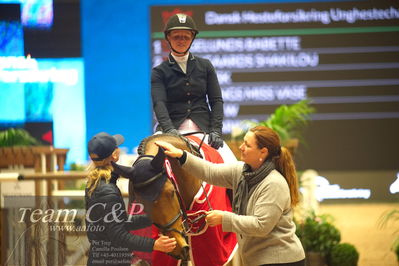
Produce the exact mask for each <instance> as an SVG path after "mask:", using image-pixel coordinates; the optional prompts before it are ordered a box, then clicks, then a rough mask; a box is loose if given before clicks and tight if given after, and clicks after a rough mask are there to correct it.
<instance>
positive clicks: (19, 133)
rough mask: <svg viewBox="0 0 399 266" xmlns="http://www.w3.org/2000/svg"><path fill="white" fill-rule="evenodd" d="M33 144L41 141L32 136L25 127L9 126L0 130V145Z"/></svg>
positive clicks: (38, 143)
mask: <svg viewBox="0 0 399 266" xmlns="http://www.w3.org/2000/svg"><path fill="white" fill-rule="evenodd" d="M34 145H41V143H40V142H39V141H38V140H37V139H35V138H34V137H32V136H31V135H30V134H29V133H28V131H26V130H25V129H21V128H10V129H7V130H4V131H0V147H11V146H34Z"/></svg>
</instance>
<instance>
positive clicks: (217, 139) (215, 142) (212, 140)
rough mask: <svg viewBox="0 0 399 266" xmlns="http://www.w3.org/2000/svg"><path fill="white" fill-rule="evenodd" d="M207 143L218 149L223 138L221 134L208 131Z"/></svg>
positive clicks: (221, 145)
mask: <svg viewBox="0 0 399 266" xmlns="http://www.w3.org/2000/svg"><path fill="white" fill-rule="evenodd" d="M208 144H209V145H211V147H212V148H214V149H219V148H220V147H223V139H222V136H221V134H220V133H218V132H214V131H213V132H211V133H209V137H208Z"/></svg>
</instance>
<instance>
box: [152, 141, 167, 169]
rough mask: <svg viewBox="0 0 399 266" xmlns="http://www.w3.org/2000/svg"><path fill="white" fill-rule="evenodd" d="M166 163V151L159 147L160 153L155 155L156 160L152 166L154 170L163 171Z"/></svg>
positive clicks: (153, 160)
mask: <svg viewBox="0 0 399 266" xmlns="http://www.w3.org/2000/svg"><path fill="white" fill-rule="evenodd" d="M164 162H165V151H164V149H163V148H162V147H159V146H158V153H157V155H155V157H154V159H152V161H151V165H152V167H153V168H154V169H157V170H159V171H161V169H162V167H163V164H164Z"/></svg>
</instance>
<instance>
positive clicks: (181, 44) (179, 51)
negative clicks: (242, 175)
mask: <svg viewBox="0 0 399 266" xmlns="http://www.w3.org/2000/svg"><path fill="white" fill-rule="evenodd" d="M164 33H165V39H166V41H167V42H168V43H169V47H170V49H171V53H170V54H169V56H168V59H167V60H166V61H164V62H162V63H161V64H160V65H158V66H156V67H155V68H153V70H152V73H151V96H152V103H153V109H154V112H155V115H156V118H157V120H158V123H159V127H158V130H162V132H166V133H173V134H179V133H180V132H181V131H185V132H187V131H191V132H192V131H203V132H206V133H207V134H209V136H208V143H209V144H210V145H211V146H212V147H213V148H215V149H218V148H220V147H222V146H223V139H222V122H223V99H222V93H221V90H220V86H219V82H218V79H217V76H216V72H215V69H214V67H213V66H212V64H211V62H210V61H209V60H207V59H204V58H200V57H197V56H194V55H193V54H191V53H190V52H189V50H190V47H191V44H192V43H193V41H194V39H195V36H196V35H197V34H198V30H197V28H196V26H195V23H194V20H193V19H192V18H191V17H190V16H188V15H186V14H175V15H173V16H172V17H170V18H169V20H168V22H167V24H166V27H165V30H164ZM179 131H180V132H179Z"/></svg>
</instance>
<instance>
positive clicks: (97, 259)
mask: <svg viewBox="0 0 399 266" xmlns="http://www.w3.org/2000/svg"><path fill="white" fill-rule="evenodd" d="M123 141H124V138H123V137H122V136H121V135H114V136H111V135H109V134H107V133H105V132H102V133H98V134H97V135H95V136H94V137H93V138H92V139H91V140H90V141H89V143H88V152H89V155H90V158H91V159H92V161H93V163H94V169H92V170H91V171H90V172H89V174H88V176H87V185H86V191H85V194H86V195H85V200H86V227H87V237H88V239H89V242H90V250H89V257H88V261H87V265H120V266H122V265H126V266H127V265H129V266H130V264H131V259H132V258H131V253H132V251H133V250H136V251H145V252H151V251H152V250H158V251H163V252H171V251H172V250H173V249H174V248H175V246H176V241H175V239H174V238H169V237H167V236H160V237H159V238H158V239H157V240H154V239H152V238H147V237H141V236H137V235H132V234H130V233H129V231H130V230H136V229H140V228H144V227H147V226H150V225H151V221H150V220H149V219H148V217H147V216H145V215H134V216H131V217H129V218H128V216H127V214H126V208H125V203H124V201H123V198H122V195H121V192H120V190H119V188H118V187H117V186H116V181H117V179H118V177H119V176H118V175H117V174H115V173H114V172H113V168H112V165H111V162H116V161H118V160H119V153H120V151H119V148H118V146H119V145H120V144H122V143H123Z"/></svg>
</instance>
